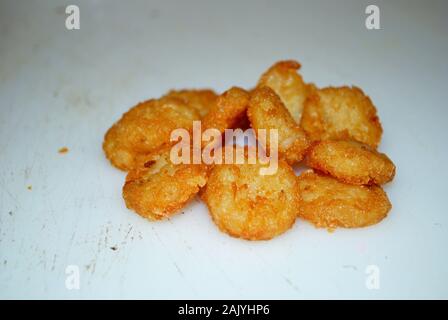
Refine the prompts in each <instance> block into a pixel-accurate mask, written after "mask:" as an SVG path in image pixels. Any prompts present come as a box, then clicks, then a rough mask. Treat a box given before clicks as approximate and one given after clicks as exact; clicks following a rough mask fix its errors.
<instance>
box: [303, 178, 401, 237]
mask: <svg viewBox="0 0 448 320" xmlns="http://www.w3.org/2000/svg"><path fill="white" fill-rule="evenodd" d="M298 181H299V189H300V195H301V198H302V201H301V204H300V206H299V216H300V217H302V218H304V219H306V220H308V221H310V222H311V223H313V224H314V225H315V226H316V227H318V228H327V229H330V230H331V229H335V228H337V227H342V228H359V227H366V226H370V225H373V224H376V223H378V222H380V221H381V220H382V219H384V218H385V217H386V216H387V213H388V212H389V211H390V209H391V208H392V205H391V203H390V201H389V199H388V198H387V195H386V193H385V192H384V191H383V189H381V187H379V186H356V185H351V184H345V183H343V182H339V181H338V180H336V179H334V178H332V177H329V176H324V175H321V174H317V173H314V172H313V171H312V170H308V171H305V172H303V173H302V174H301V175H300V176H299V177H298Z"/></svg>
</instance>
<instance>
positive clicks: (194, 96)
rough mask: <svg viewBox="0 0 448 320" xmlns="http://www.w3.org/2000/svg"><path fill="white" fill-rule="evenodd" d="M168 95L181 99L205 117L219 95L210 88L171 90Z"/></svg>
mask: <svg viewBox="0 0 448 320" xmlns="http://www.w3.org/2000/svg"><path fill="white" fill-rule="evenodd" d="M166 97H173V98H178V99H181V100H182V101H183V102H184V103H185V104H187V105H189V106H190V107H192V108H194V109H195V110H196V111H197V112H198V113H199V115H200V116H201V118H203V117H204V116H205V115H206V114H207V113H208V112H209V111H210V109H211V108H212V107H213V106H214V105H215V103H216V99H217V98H218V95H217V94H216V93H215V92H214V91H213V90H210V89H197V90H195V89H192V90H171V91H170V92H168V94H167V95H166Z"/></svg>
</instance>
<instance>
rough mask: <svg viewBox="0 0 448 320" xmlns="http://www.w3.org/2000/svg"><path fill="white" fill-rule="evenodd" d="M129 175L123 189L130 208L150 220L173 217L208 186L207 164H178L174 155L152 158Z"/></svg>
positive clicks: (151, 156) (147, 158) (156, 155)
mask: <svg viewBox="0 0 448 320" xmlns="http://www.w3.org/2000/svg"><path fill="white" fill-rule="evenodd" d="M145 160H146V161H145V162H144V163H143V165H142V166H141V167H139V168H137V169H133V170H131V171H129V173H128V175H127V177H126V182H125V184H124V186H123V198H124V200H125V202H126V207H127V208H129V209H131V210H134V211H135V212H137V213H138V214H139V215H141V216H142V217H144V218H147V219H149V220H160V219H163V218H167V217H170V216H172V215H173V214H174V213H176V212H177V211H178V210H180V209H181V208H183V207H184V206H185V205H186V204H187V202H188V201H190V200H191V199H192V198H193V197H194V196H195V195H196V194H197V193H198V192H199V190H200V188H201V187H203V186H204V185H205V183H206V182H207V170H208V168H207V166H206V165H204V164H174V163H172V162H171V160H170V151H169V150H168V151H164V152H163V153H161V154H154V155H149V156H147V157H146V159H145Z"/></svg>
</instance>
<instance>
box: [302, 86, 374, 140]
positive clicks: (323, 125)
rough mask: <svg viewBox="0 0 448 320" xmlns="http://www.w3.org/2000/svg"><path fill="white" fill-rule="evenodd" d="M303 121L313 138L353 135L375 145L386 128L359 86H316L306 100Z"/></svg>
mask: <svg viewBox="0 0 448 320" xmlns="http://www.w3.org/2000/svg"><path fill="white" fill-rule="evenodd" d="M300 125H301V127H302V128H303V129H304V130H305V132H306V133H307V134H308V136H309V137H310V138H311V139H312V140H313V141H319V140H329V139H344V140H347V139H349V140H357V141H359V142H362V143H365V144H367V145H369V146H371V147H373V148H377V147H378V145H379V143H380V141H381V135H382V132H383V129H382V127H381V123H380V120H379V118H378V116H377V112H376V108H375V106H374V105H373V104H372V101H371V100H370V98H369V97H368V96H366V95H365V94H364V92H363V91H362V90H361V89H359V88H357V87H338V88H335V87H328V88H324V89H317V90H314V91H313V93H312V94H311V95H310V96H309V97H308V98H307V100H306V101H305V107H304V109H303V114H302V120H301V122H300Z"/></svg>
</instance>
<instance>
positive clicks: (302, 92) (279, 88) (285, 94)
mask: <svg viewBox="0 0 448 320" xmlns="http://www.w3.org/2000/svg"><path fill="white" fill-rule="evenodd" d="M298 69H300V63H298V62H297V61H294V60H285V61H279V62H277V63H275V64H274V65H273V66H271V67H270V68H269V69H268V70H267V71H266V72H265V73H264V74H263V75H262V76H261V77H260V80H259V81H258V84H257V86H258V87H263V86H267V87H269V88H271V89H272V90H274V91H275V93H276V94H277V95H278V96H279V97H280V99H281V100H282V102H283V103H284V104H285V107H286V108H287V109H288V111H289V113H290V114H291V116H292V117H293V119H294V121H296V122H297V123H300V118H301V117H302V110H303V105H304V103H305V100H306V98H307V96H308V95H309V94H310V92H312V90H313V89H314V88H315V87H314V85H313V84H306V83H305V82H304V81H303V79H302V76H301V75H300V74H299V73H298V72H297V70H298Z"/></svg>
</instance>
